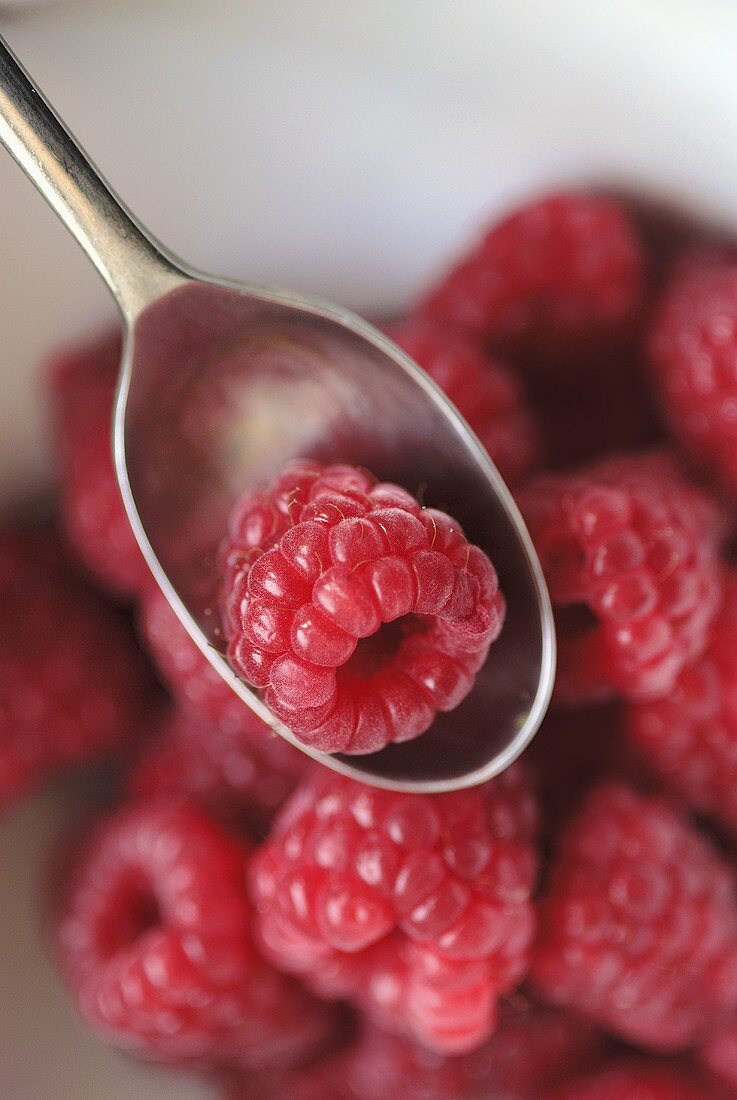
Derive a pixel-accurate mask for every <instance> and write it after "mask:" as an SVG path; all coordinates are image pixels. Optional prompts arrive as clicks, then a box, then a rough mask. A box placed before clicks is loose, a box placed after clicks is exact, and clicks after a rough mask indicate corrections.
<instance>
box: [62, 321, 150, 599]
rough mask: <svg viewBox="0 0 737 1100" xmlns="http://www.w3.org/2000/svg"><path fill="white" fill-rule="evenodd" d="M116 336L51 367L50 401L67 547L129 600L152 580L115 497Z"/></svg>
mask: <svg viewBox="0 0 737 1100" xmlns="http://www.w3.org/2000/svg"><path fill="white" fill-rule="evenodd" d="M120 356H121V340H120V333H119V332H118V331H117V330H116V331H115V332H108V333H106V334H105V335H104V336H102V337H100V338H99V339H97V340H95V341H93V342H91V343H86V344H83V345H81V346H79V347H74V348H70V349H69V350H67V351H65V352H62V353H61V354H59V355H58V356H57V357H56V358H55V359H54V360H53V362H52V363H51V367H50V372H49V374H50V377H49V396H50V400H51V412H52V418H53V424H54V432H55V440H56V457H57V462H58V473H59V488H60V493H61V508H62V517H63V521H64V526H65V529H66V534H67V536H68V538H69V541H70V543H71V544H72V546H73V547H74V549H75V551H76V552H77V554H78V555H79V557H80V559H81V560H82V561H83V562H84V564H85V565H86V566H87V568H88V569H89V570H90V572H91V573H92V574H93V575H94V576H95V577H97V578H98V580H100V581H102V582H103V584H104V585H105V586H106V587H108V588H109V589H110V590H111V591H112V592H114V593H115V594H116V595H122V596H135V595H136V594H137V593H138V591H139V590H140V589H141V588H142V587H144V586H146V585H148V584H149V582H150V577H151V574H150V572H149V569H148V566H147V565H146V563H145V561H144V559H143V557H142V555H141V551H140V550H139V548H138V543H137V542H136V539H135V536H134V534H133V531H132V530H131V526H130V523H129V521H128V516H127V515H126V512H125V508H124V506H123V501H122V498H121V496H120V490H119V488H118V482H117V479H116V476H115V467H114V465H113V457H112V442H111V431H112V419H113V400H114V397H115V387H116V384H117V380H118V370H119V367H120Z"/></svg>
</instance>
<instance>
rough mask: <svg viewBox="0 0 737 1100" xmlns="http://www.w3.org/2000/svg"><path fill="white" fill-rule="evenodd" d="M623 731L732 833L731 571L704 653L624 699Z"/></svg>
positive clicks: (735, 574)
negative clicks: (658, 688) (659, 689)
mask: <svg viewBox="0 0 737 1100" xmlns="http://www.w3.org/2000/svg"><path fill="white" fill-rule="evenodd" d="M627 724H628V728H629V734H630V737H631V738H632V741H633V743H634V745H635V746H636V747H637V748H638V749H639V750H640V752H641V753H642V755H643V757H644V758H645V760H646V761H647V763H648V764H649V765H650V766H651V767H652V768H653V770H654V771H655V772H656V773H657V775H658V776H659V777H660V778H661V779H662V780H663V781H664V782H665V783H666V784H667V786H668V787H669V788H671V789H672V790H674V791H677V792H678V794H680V795H682V796H683V797H684V798H685V799H686V800H687V801H688V802H689V803H690V804H691V805H692V806H693V807H694V809H696V810H698V811H699V812H700V813H704V814H709V815H712V816H713V817H715V818H717V819H718V820H719V821H720V822H721V823H722V824H723V825H726V827H727V828H728V829H730V830H732V832H735V833H737V571H735V570H732V571H731V572H730V573H729V574H728V575H727V581H726V585H725V599H724V605H723V607H722V610H721V612H720V613H719V615H718V616H717V618H716V620H715V622H714V626H713V627H712V632H711V644H710V646H709V649H708V650H707V652H706V653H705V654H704V655H703V656H702V657H701V658H699V660H698V661H696V662H695V663H694V664H691V665H688V666H687V667H686V668H685V669H684V670H683V671H682V672H681V674H680V676H679V677H678V679H677V681H676V684H675V687H674V688H673V690H672V691H671V692H670V694H669V695H667V696H666V697H665V698H664V699H655V700H651V701H649V702H645V703H639V704H637V705H632V706H630V708H629V710H628V722H627Z"/></svg>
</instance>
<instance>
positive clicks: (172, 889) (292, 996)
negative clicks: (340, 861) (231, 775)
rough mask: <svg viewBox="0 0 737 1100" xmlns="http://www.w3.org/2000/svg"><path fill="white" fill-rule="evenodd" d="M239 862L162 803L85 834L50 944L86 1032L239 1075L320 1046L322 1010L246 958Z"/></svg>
mask: <svg viewBox="0 0 737 1100" xmlns="http://www.w3.org/2000/svg"><path fill="white" fill-rule="evenodd" d="M246 855H247V851H246V849H245V847H244V845H243V844H242V842H240V841H239V840H237V839H236V837H235V835H233V836H231V835H230V834H229V833H227V832H226V831H225V830H224V829H222V828H221V827H220V826H218V825H216V824H215V823H214V822H213V821H212V820H211V819H209V818H208V817H207V816H206V815H205V814H204V812H203V811H202V810H200V809H197V808H195V807H194V806H192V805H186V804H185V803H183V802H168V801H167V800H165V799H164V800H159V801H153V802H150V803H147V804H143V803H141V804H133V805H130V806H127V807H124V808H123V809H122V810H120V811H118V812H117V813H116V814H115V815H114V816H113V817H111V818H109V819H108V820H107V821H106V822H104V823H103V824H102V825H100V826H99V827H98V828H97V829H96V830H95V831H94V832H93V833H92V835H91V836H90V837H89V838H88V840H87V842H86V844H85V845H84V846H83V847H82V850H81V851H80V853H79V856H78V860H77V862H76V865H75V866H74V867H73V869H72V872H71V876H70V878H69V880H68V881H67V884H66V891H65V897H64V900H63V902H62V905H61V912H60V915H59V920H58V928H57V947H58V953H59V959H60V963H61V967H62V971H63V974H64V977H65V980H66V982H67V984H68V986H69V988H70V990H71V991H72V994H73V996H74V998H75V1001H76V1003H77V1006H78V1008H79V1011H80V1013H81V1014H82V1016H83V1017H84V1019H85V1020H86V1021H87V1023H88V1024H89V1025H90V1026H91V1027H92V1028H93V1029H94V1030H95V1031H97V1032H99V1033H100V1034H101V1035H102V1036H104V1037H106V1038H107V1039H109V1040H110V1041H111V1042H113V1043H115V1044H117V1045H119V1046H121V1047H123V1048H125V1049H127V1050H130V1051H132V1052H135V1053H138V1054H139V1055H141V1056H143V1057H147V1058H153V1059H156V1060H161V1061H165V1062H169V1063H193V1064H197V1065H208V1064H212V1065H220V1064H223V1065H233V1066H240V1067H243V1068H253V1067H258V1066H262V1065H268V1064H281V1062H282V1061H283V1060H287V1061H288V1060H294V1059H298V1058H301V1057H303V1056H304V1055H305V1054H306V1052H307V1051H309V1050H311V1049H312V1048H313V1047H314V1046H315V1045H316V1044H317V1043H319V1042H321V1041H323V1040H324V1038H325V1036H326V1034H327V1031H328V1028H329V1026H330V1016H329V1014H328V1010H327V1009H326V1008H325V1007H324V1006H321V1005H320V1004H319V1003H317V1002H314V1001H312V1000H311V999H310V998H309V996H308V994H307V993H306V992H304V991H303V990H301V989H299V987H298V986H297V985H296V984H295V983H293V982H292V981H291V980H290V979H288V978H285V977H284V976H283V975H281V974H279V973H277V972H276V971H275V970H273V969H272V968H271V967H269V966H268V964H267V963H265V962H264V961H263V959H261V958H260V957H259V955H258V954H257V953H256V951H255V949H254V946H253V942H252V939H251V932H250V922H251V908H250V904H249V901H248V897H247V894H246V888H245V878H244V874H243V868H244V860H245V858H246Z"/></svg>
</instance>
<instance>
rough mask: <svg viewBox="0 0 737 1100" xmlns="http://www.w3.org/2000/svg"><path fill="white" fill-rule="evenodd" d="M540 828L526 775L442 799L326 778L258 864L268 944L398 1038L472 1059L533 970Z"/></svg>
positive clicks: (291, 814) (285, 819) (288, 813)
mask: <svg viewBox="0 0 737 1100" xmlns="http://www.w3.org/2000/svg"><path fill="white" fill-rule="evenodd" d="M535 818H536V812H535V805H534V802H533V799H532V797H531V794H530V792H529V790H528V788H527V785H526V782H525V780H524V777H523V775H522V773H521V772H520V770H519V768H518V767H513V768H510V769H509V770H508V771H506V772H505V773H504V774H503V775H502V776H500V777H499V778H498V779H495V780H493V781H492V782H491V783H488V784H486V785H485V786H484V787H481V788H475V789H473V790H468V791H461V792H456V793H454V794H448V795H438V796H419V795H407V794H398V793H394V792H387V791H381V790H378V789H375V788H371V787H367V786H364V785H363V784H359V783H355V782H353V781H351V780H348V779H344V778H342V777H340V776H336V775H332V774H330V773H328V772H327V771H325V770H324V769H315V773H314V774H313V776H312V778H311V779H310V780H309V782H307V783H305V784H304V785H303V786H301V787H300V788H299V790H298V791H297V793H296V794H295V795H293V797H292V799H291V800H290V802H288V803H287V805H286V806H285V808H284V810H283V811H282V813H281V814H280V815H279V817H278V818H277V820H276V824H275V826H274V828H273V830H272V833H271V835H270V837H269V839H268V840H267V841H266V843H265V844H264V845H263V846H262V847H261V849H260V850H259V851H258V852H257V854H256V857H255V860H254V864H253V867H252V877H251V883H252V891H253V896H254V898H255V900H256V903H257V906H258V911H259V917H258V924H257V929H258V934H259V938H260V942H261V943H262V944H263V946H264V950H265V951H266V952H267V953H268V955H269V957H270V958H272V959H273V960H274V962H275V963H276V964H277V965H278V966H280V967H283V968H284V969H286V970H289V971H291V972H293V973H297V974H301V975H303V976H304V978H305V980H306V981H307V982H308V984H309V985H310V986H311V987H312V988H313V989H314V990H315V991H316V992H318V993H319V994H320V995H322V996H325V997H328V998H330V999H349V1000H355V1001H357V1002H358V1003H360V1004H361V1005H362V1006H363V1007H365V1008H366V1009H367V1011H368V1012H369V1013H370V1014H371V1015H372V1016H373V1017H374V1018H375V1019H376V1021H377V1022H378V1023H380V1024H382V1025H383V1026H386V1027H387V1028H388V1029H389V1030H392V1031H396V1032H399V1033H403V1034H407V1035H410V1036H412V1037H414V1038H415V1039H416V1040H417V1041H418V1042H420V1043H422V1044H423V1045H425V1046H427V1047H428V1048H429V1049H432V1050H434V1051H436V1052H438V1053H442V1054H456V1053H463V1052H466V1051H469V1050H473V1049H475V1048H476V1047H478V1046H480V1045H481V1044H482V1043H483V1042H485V1041H486V1040H487V1039H488V1037H489V1036H490V1035H491V1033H492V1031H493V1030H494V1027H495V1026H496V1022H497V1002H498V999H499V997H500V996H502V995H503V994H505V993H507V992H508V991H509V990H511V989H513V988H514V987H515V986H516V985H517V984H518V983H519V981H520V980H521V978H522V977H523V976H524V974H525V972H526V970H527V965H528V954H529V949H530V941H531V938H532V935H533V931H534V924H533V911H532V906H531V903H530V894H531V891H532V888H533V884H534V878H535V870H536V857H535V852H534V849H533V846H532V836H533V832H534V828H535Z"/></svg>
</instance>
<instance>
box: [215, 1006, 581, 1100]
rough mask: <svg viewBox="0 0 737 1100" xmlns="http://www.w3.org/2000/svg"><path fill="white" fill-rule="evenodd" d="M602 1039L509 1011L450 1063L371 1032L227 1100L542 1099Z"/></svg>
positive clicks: (572, 1021)
mask: <svg viewBox="0 0 737 1100" xmlns="http://www.w3.org/2000/svg"><path fill="white" fill-rule="evenodd" d="M600 1049H601V1043H600V1042H599V1040H598V1036H597V1035H596V1033H595V1032H594V1031H593V1030H592V1029H591V1028H590V1027H587V1026H586V1025H585V1024H582V1022H581V1021H580V1020H577V1019H576V1018H575V1017H574V1016H564V1015H563V1013H559V1012H553V1011H551V1010H549V1009H541V1008H538V1007H535V1006H529V1005H527V1006H525V1007H524V1008H523V1009H521V1010H515V1009H513V1008H510V1007H507V1008H506V1009H505V1010H504V1011H503V1014H502V1018H501V1021H500V1024H499V1027H498V1029H497V1031H496V1032H495V1034H494V1035H493V1036H492V1038H491V1040H490V1041H489V1042H488V1043H486V1044H485V1046H483V1047H481V1048H480V1050H477V1051H474V1052H472V1053H471V1054H465V1055H462V1056H460V1057H453V1058H448V1057H444V1056H443V1055H441V1054H434V1053H433V1052H432V1051H429V1050H426V1049H425V1048H424V1047H421V1046H418V1045H417V1044H416V1043H413V1042H410V1041H409V1040H407V1039H404V1038H402V1037H401V1036H398V1035H392V1034H390V1033H388V1032H385V1031H379V1030H378V1028H375V1027H372V1026H370V1025H368V1026H364V1027H363V1029H362V1030H361V1031H360V1033H359V1034H358V1035H357V1036H356V1037H355V1038H354V1039H353V1041H352V1042H351V1043H350V1044H349V1045H348V1046H347V1047H346V1048H345V1049H343V1050H341V1051H339V1052H338V1053H335V1054H332V1055H329V1056H328V1057H325V1058H322V1059H321V1060H319V1061H318V1062H317V1063H316V1064H315V1065H314V1066H311V1067H308V1068H306V1069H302V1070H298V1071H293V1072H291V1073H289V1074H280V1075H275V1074H269V1075H268V1076H267V1075H262V1076H261V1078H260V1079H259V1081H258V1082H254V1080H253V1079H250V1080H248V1079H243V1078H241V1079H240V1080H236V1081H230V1082H229V1083H228V1086H227V1087H226V1089H225V1093H224V1095H225V1096H226V1098H227V1100H251V1098H253V1097H256V1096H258V1097H259V1100H266V1098H269V1100H271V1098H273V1100H282V1098H283V1097H285V1096H288V1097H289V1098H290V1100H378V1098H379V1097H386V1096H391V1095H393V1094H396V1095H400V1096H401V1097H402V1100H480V1098H481V1097H499V1098H502V1097H503V1098H504V1100H539V1098H540V1096H541V1094H542V1092H543V1090H544V1089H546V1088H549V1087H550V1086H551V1085H552V1084H553V1083H554V1082H556V1081H558V1080H561V1079H563V1078H564V1077H568V1076H570V1074H571V1073H572V1072H573V1071H574V1069H575V1068H577V1067H578V1068H584V1067H585V1066H589V1065H591V1063H592V1059H593V1057H595V1056H596V1054H597V1053H598V1051H599V1050H600Z"/></svg>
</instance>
